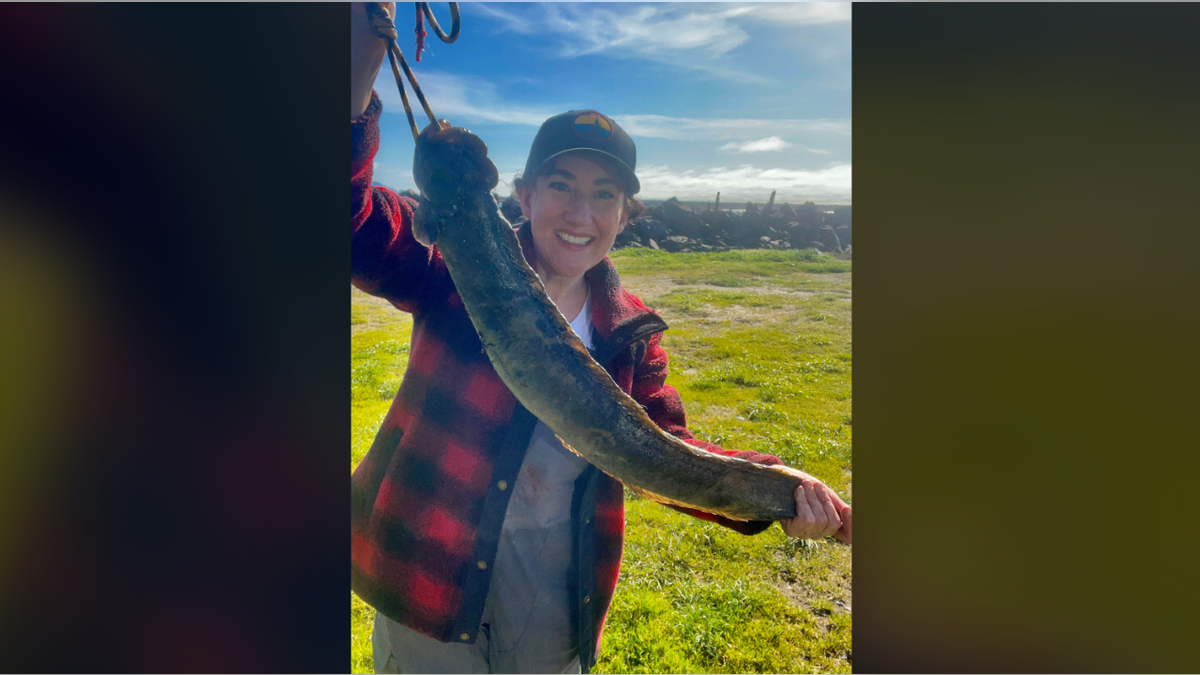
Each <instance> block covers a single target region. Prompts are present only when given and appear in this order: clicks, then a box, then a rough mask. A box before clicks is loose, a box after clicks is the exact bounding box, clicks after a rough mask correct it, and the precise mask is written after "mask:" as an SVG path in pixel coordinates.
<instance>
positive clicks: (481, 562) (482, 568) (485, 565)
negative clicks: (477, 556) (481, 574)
mask: <svg viewBox="0 0 1200 675" xmlns="http://www.w3.org/2000/svg"><path fill="white" fill-rule="evenodd" d="M475 564H476V565H478V566H479V569H481V570H486V569H487V563H485V562H484V561H482V560H480V561H479V562H477V563H475Z"/></svg>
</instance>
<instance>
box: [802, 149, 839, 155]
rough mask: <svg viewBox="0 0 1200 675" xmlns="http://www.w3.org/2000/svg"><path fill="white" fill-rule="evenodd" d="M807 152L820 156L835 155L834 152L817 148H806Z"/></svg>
mask: <svg viewBox="0 0 1200 675" xmlns="http://www.w3.org/2000/svg"><path fill="white" fill-rule="evenodd" d="M805 150H807V151H809V152H813V153H816V154H818V155H832V154H833V153H832V152H830V151H828V150H818V149H817V148H805Z"/></svg>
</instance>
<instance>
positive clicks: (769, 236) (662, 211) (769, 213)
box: [492, 192, 851, 254]
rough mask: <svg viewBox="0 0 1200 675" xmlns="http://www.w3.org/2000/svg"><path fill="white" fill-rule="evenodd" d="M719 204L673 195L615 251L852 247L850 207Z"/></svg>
mask: <svg viewBox="0 0 1200 675" xmlns="http://www.w3.org/2000/svg"><path fill="white" fill-rule="evenodd" d="M492 196H493V197H494V198H495V200H496V203H497V204H498V205H499V206H500V212H501V213H502V214H504V217H505V218H507V219H508V221H509V222H510V223H514V224H515V223H517V222H518V221H520V220H521V219H522V216H521V205H520V204H519V203H518V202H517V198H516V196H514V195H509V196H508V197H507V198H502V197H500V196H499V195H497V194H495V193H493V195H492ZM715 204H716V206H715V208H714V207H712V206H710V207H709V208H707V209H704V210H701V211H695V210H693V209H691V208H689V207H687V206H685V205H684V204H683V203H681V202H680V201H679V200H678V199H676V198H674V197H672V198H670V199H668V200H667V201H665V202H663V203H662V204H659V205H658V206H655V207H653V208H651V209H648V210H647V211H646V213H645V214H643V215H642V217H641V218H640V219H639V220H638V221H637V222H634V223H630V224H629V226H628V227H626V228H625V231H624V232H622V233H621V234H619V235H617V241H616V243H615V244H614V245H613V249H614V250H615V249H621V248H627V247H629V248H653V249H659V250H663V251H670V252H672V253H688V252H693V251H703V252H707V251H728V250H731V249H737V248H766V249H775V250H786V249H793V248H798V249H799V248H815V249H817V250H818V251H825V252H831V253H844V254H849V253H850V251H851V249H850V247H851V224H850V208H851V207H849V206H838V207H835V208H834V209H833V211H832V212H826V211H823V210H822V209H821V208H818V207H817V205H816V204H814V203H813V202H805V203H803V204H801V205H799V206H792V205H791V204H786V203H785V204H784V205H783V206H776V205H775V193H774V192H772V193H771V197H770V199H768V200H767V204H766V206H764V207H763V208H761V209H760V208H759V207H758V205H756V204H754V203H747V204H746V206H745V208H743V209H741V210H740V212H738V211H727V210H724V209H722V208H721V197H720V194H718V195H717V200H716V202H715Z"/></svg>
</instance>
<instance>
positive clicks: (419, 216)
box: [412, 205, 438, 246]
mask: <svg viewBox="0 0 1200 675" xmlns="http://www.w3.org/2000/svg"><path fill="white" fill-rule="evenodd" d="M432 211H433V210H432V209H427V208H425V205H422V206H421V208H418V209H417V213H416V215H415V216H413V220H412V231H413V238H414V239H416V240H417V241H419V242H420V243H421V245H423V246H433V245H434V244H435V243H437V237H438V224H437V219H436V218H435V217H434V215H433V212H432Z"/></svg>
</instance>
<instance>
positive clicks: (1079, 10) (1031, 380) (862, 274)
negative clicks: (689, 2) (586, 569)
mask: <svg viewBox="0 0 1200 675" xmlns="http://www.w3.org/2000/svg"><path fill="white" fill-rule="evenodd" d="M1197 25H1200V7H1198V6H1197V5H1194V4H1171V3H1158V4H1123V3H1051V4H1037V3H1033V4H1031V3H932V4H908V3H855V5H854V126H855V130H854V131H855V157H854V169H855V174H854V183H855V184H854V193H855V194H854V197H855V204H854V206H855V215H856V218H857V220H856V221H855V224H856V226H857V229H856V235H857V237H858V238H857V239H856V241H855V244H856V245H855V247H854V253H855V312H854V315H855V333H856V335H855V337H856V341H855V342H856V344H855V352H856V353H855V366H856V368H855V382H854V389H855V395H856V399H857V400H856V401H855V422H856V426H855V478H856V485H855V495H856V497H857V499H858V501H857V502H856V503H855V506H856V507H857V508H858V510H859V512H860V514H859V522H858V523H857V525H858V532H857V534H858V536H857V537H856V542H857V544H858V546H857V550H856V551H855V563H856V564H855V569H854V577H855V600H856V604H855V610H856V611H855V626H854V629H855V656H856V657H857V658H856V660H855V670H856V671H859V672H1011V673H1017V672H1195V671H1196V670H1198V669H1200V657H1197V655H1196V652H1195V650H1194V649H1193V648H1192V646H1191V644H1192V642H1193V640H1192V639H1191V638H1190V636H1194V635H1195V634H1197V632H1198V631H1197V629H1198V628H1200V627H1198V626H1197V619H1196V618H1195V616H1196V615H1195V612H1194V611H1193V608H1194V607H1195V606H1196V604H1197V600H1200V593H1198V590H1200V588H1198V581H1197V579H1196V575H1195V572H1194V568H1195V563H1194V561H1195V560H1196V555H1195V554H1196V545H1195V543H1194V537H1193V536H1192V535H1193V533H1194V532H1195V531H1196V523H1197V511H1198V509H1197V507H1196V504H1195V500H1194V499H1193V498H1192V496H1191V494H1192V490H1191V488H1192V483H1193V482H1194V476H1195V475H1196V474H1197V471H1196V469H1197V459H1196V452H1195V449H1196V447H1197V444H1196V440H1195V435H1194V424H1193V423H1192V422H1191V419H1192V418H1191V411H1192V410H1193V409H1194V408H1195V403H1196V400H1197V397H1196V394H1195V393H1194V391H1195V383H1196V381H1197V379H1198V378H1197V375H1198V374H1200V373H1198V372H1197V356H1196V349H1195V346H1196V345H1197V344H1200V339H1198V338H1200V335H1198V334H1197V333H1198V331H1197V317H1198V314H1197V312H1196V307H1197V289H1198V288H1200V283H1197V282H1198V279H1197V274H1198V272H1197V270H1198V269H1200V266H1197V265H1196V264H1195V261H1194V257H1195V251H1196V250H1197V225H1198V224H1200V217H1198V216H1197V210H1196V205H1195V201H1194V197H1193V195H1194V194H1195V191H1196V185H1198V184H1200V180H1198V179H1200V172H1198V171H1197V168H1196V158H1197V156H1200V143H1198V138H1200V135H1198V133H1197V115H1196V111H1197V110H1200V105H1197V104H1198V103H1200V100H1198V98H1200V97H1198V95H1200V88H1198V87H1196V86H1195V82H1196V78H1197V72H1200V42H1197V41H1196V40H1195V39H1194V36H1193V33H1194V28H1195V26H1197Z"/></svg>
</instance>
